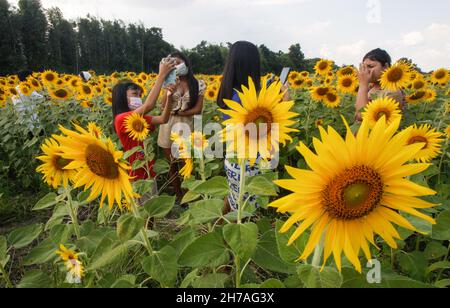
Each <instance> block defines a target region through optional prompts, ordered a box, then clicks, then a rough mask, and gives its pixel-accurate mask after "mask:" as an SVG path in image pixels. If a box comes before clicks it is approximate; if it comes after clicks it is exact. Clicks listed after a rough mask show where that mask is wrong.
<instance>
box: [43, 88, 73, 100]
mask: <svg viewBox="0 0 450 308" xmlns="http://www.w3.org/2000/svg"><path fill="white" fill-rule="evenodd" d="M48 93H49V94H50V97H51V98H52V99H54V100H60V101H66V100H68V99H70V98H71V96H72V94H71V93H70V92H69V91H68V90H67V89H65V88H54V89H49V91H48Z"/></svg>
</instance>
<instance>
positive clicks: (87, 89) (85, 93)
mask: <svg viewBox="0 0 450 308" xmlns="http://www.w3.org/2000/svg"><path fill="white" fill-rule="evenodd" d="M77 90H78V94H79V95H80V96H81V97H82V98H84V99H91V98H92V97H94V90H93V89H92V88H91V86H90V85H88V84H85V83H81V84H80V85H79V86H78V88H77Z"/></svg>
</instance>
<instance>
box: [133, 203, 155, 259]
mask: <svg viewBox="0 0 450 308" xmlns="http://www.w3.org/2000/svg"><path fill="white" fill-rule="evenodd" d="M131 211H132V212H133V215H134V216H135V217H138V218H142V216H141V213H139V209H138V208H137V205H136V201H135V200H134V198H133V199H131ZM140 233H141V237H142V240H143V241H144V246H145V248H146V249H147V251H148V253H149V254H150V256H152V255H153V254H154V251H153V247H152V244H151V243H150V240H149V239H148V236H147V226H146V225H145V226H144V227H143V228H142V229H141V232H140Z"/></svg>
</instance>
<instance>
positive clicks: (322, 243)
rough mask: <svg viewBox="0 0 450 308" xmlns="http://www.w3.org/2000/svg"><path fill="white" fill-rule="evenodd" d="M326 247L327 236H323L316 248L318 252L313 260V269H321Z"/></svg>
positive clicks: (315, 252)
mask: <svg viewBox="0 0 450 308" xmlns="http://www.w3.org/2000/svg"><path fill="white" fill-rule="evenodd" d="M324 246H325V236H323V237H322V238H321V240H320V242H319V244H317V246H316V250H315V251H314V256H313V259H312V264H311V265H312V266H313V267H320V261H321V260H322V254H323V250H324Z"/></svg>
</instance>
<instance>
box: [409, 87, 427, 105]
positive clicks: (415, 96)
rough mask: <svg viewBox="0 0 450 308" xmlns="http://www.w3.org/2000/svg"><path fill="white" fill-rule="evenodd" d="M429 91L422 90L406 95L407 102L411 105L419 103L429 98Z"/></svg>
mask: <svg viewBox="0 0 450 308" xmlns="http://www.w3.org/2000/svg"><path fill="white" fill-rule="evenodd" d="M427 97H428V95H427V91H425V90H420V91H417V92H415V93H412V94H410V95H407V96H406V102H407V103H408V104H411V105H416V104H419V103H421V102H423V101H425V100H426V99H427Z"/></svg>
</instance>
